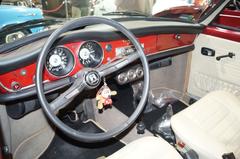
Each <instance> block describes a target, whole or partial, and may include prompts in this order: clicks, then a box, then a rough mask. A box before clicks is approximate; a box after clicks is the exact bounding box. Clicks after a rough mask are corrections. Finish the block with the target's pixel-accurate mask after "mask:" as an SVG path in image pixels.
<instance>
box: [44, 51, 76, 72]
mask: <svg viewBox="0 0 240 159" xmlns="http://www.w3.org/2000/svg"><path fill="white" fill-rule="evenodd" d="M73 65H74V57H73V55H72V53H71V52H70V51H69V50H68V49H67V48H65V47H56V48H54V49H53V50H51V51H50V52H49V53H48V55H47V60H46V68H47V70H48V71H49V72H50V73H51V74H53V75H55V76H65V75H67V74H68V73H69V72H70V71H71V70H72V69H73Z"/></svg>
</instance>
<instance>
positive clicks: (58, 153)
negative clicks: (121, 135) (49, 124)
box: [40, 122, 124, 159]
mask: <svg viewBox="0 0 240 159" xmlns="http://www.w3.org/2000/svg"><path fill="white" fill-rule="evenodd" d="M67 124H68V125H69V126H70V127H74V128H75V129H77V130H79V131H82V132H89V133H100V132H103V131H102V130H101V129H100V128H98V127H97V126H96V125H95V124H94V123H93V122H88V123H85V124H83V123H80V124H76V123H74V124H73V123H70V122H68V123H67ZM123 146H124V144H123V143H122V142H120V141H118V140H116V139H114V138H113V139H111V140H109V141H107V142H102V143H94V144H87V143H80V142H78V141H75V140H72V139H70V138H69V137H67V136H65V135H64V134H62V133H61V132H60V131H57V132H56V136H55V137H54V139H53V141H52V142H51V144H50V145H49V147H48V149H47V150H46V151H45V152H44V154H43V155H42V156H41V157H40V159H56V158H57V159H66V158H67V159H96V158H98V157H101V156H109V155H111V154H113V153H114V152H116V151H117V150H119V149H120V148H122V147H123Z"/></svg>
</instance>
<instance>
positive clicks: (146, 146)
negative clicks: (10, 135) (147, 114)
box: [107, 136, 183, 159]
mask: <svg viewBox="0 0 240 159" xmlns="http://www.w3.org/2000/svg"><path fill="white" fill-rule="evenodd" d="M107 159H183V158H182V157H181V155H179V153H178V152H177V151H176V150H175V149H174V148H173V147H172V146H171V145H170V144H169V143H167V142H166V141H165V140H163V139H162V138H157V137H153V136H151V137H150V136H149V137H143V138H140V139H138V140H136V141H134V142H132V143H130V144H128V145H126V146H125V147H123V148H122V149H120V150H119V151H117V152H115V153H114V154H112V155H111V156H109V157H107Z"/></svg>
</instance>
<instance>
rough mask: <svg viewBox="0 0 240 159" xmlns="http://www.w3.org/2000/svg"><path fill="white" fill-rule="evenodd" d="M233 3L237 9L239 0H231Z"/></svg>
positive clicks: (239, 8)
mask: <svg viewBox="0 0 240 159" xmlns="http://www.w3.org/2000/svg"><path fill="white" fill-rule="evenodd" d="M233 3H234V5H235V7H236V8H237V10H240V1H239V0H233Z"/></svg>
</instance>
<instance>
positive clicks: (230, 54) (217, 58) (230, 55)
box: [216, 52, 235, 61]
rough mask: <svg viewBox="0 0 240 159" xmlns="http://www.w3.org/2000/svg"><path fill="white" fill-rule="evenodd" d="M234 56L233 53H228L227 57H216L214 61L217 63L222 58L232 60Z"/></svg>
mask: <svg viewBox="0 0 240 159" xmlns="http://www.w3.org/2000/svg"><path fill="white" fill-rule="evenodd" d="M234 56H235V54H234V53H232V52H229V53H228V54H227V55H223V56H218V57H216V60H217V61H220V60H221V59H222V58H227V57H229V58H233V57H234Z"/></svg>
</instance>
